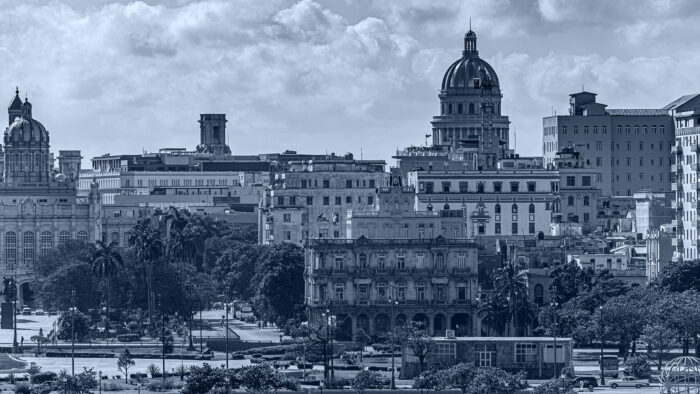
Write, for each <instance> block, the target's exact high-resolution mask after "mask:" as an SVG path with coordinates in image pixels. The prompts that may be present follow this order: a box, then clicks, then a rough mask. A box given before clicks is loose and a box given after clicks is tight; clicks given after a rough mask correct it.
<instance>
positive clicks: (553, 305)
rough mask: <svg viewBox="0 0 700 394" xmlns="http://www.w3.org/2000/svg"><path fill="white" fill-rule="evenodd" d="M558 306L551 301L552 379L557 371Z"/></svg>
mask: <svg viewBox="0 0 700 394" xmlns="http://www.w3.org/2000/svg"><path fill="white" fill-rule="evenodd" d="M558 306H559V304H558V303H556V302H552V303H551V307H552V313H553V314H554V330H553V334H554V379H556V378H557V375H558V371H557V307H558Z"/></svg>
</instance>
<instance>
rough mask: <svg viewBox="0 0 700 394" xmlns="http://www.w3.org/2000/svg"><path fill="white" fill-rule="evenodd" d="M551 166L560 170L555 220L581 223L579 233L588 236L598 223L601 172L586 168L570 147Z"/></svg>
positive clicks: (579, 156) (558, 155) (578, 155)
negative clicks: (597, 208)
mask: <svg viewBox="0 0 700 394" xmlns="http://www.w3.org/2000/svg"><path fill="white" fill-rule="evenodd" d="M554 165H555V166H556V169H557V170H558V171H559V202H558V204H557V212H556V213H555V214H554V220H555V221H556V222H559V223H580V224H581V232H582V233H584V234H587V233H590V232H591V231H593V230H595V229H596V224H597V223H596V215H597V210H596V205H597V200H598V198H599V197H600V194H601V189H600V183H599V182H598V179H600V170H599V169H595V168H593V167H590V166H586V164H585V162H584V160H583V159H582V158H581V155H580V154H579V153H578V152H577V151H576V149H574V148H573V147H565V148H563V149H562V150H561V151H560V152H558V153H557V155H556V158H555V160H554Z"/></svg>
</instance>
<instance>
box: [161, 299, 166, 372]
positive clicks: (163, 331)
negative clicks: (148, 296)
mask: <svg viewBox="0 0 700 394" xmlns="http://www.w3.org/2000/svg"><path fill="white" fill-rule="evenodd" d="M160 315H161V326H162V327H161V329H160V332H161V341H163V380H165V306H164V305H163V296H162V295H161V296H160Z"/></svg>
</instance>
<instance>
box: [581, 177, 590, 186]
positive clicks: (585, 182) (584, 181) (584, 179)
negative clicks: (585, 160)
mask: <svg viewBox="0 0 700 394" xmlns="http://www.w3.org/2000/svg"><path fill="white" fill-rule="evenodd" d="M581 186H591V177H590V176H588V175H584V176H582V177H581Z"/></svg>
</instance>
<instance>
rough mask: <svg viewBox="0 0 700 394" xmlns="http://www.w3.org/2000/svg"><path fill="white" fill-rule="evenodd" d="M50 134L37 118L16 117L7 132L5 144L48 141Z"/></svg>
mask: <svg viewBox="0 0 700 394" xmlns="http://www.w3.org/2000/svg"><path fill="white" fill-rule="evenodd" d="M48 140H49V134H48V132H47V131H46V128H45V127H44V125H43V124H41V122H39V121H38V120H36V119H32V118H29V119H26V118H16V119H15V121H14V122H12V124H11V125H10V126H9V127H8V128H7V131H6V132H5V144H17V143H22V142H48Z"/></svg>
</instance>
